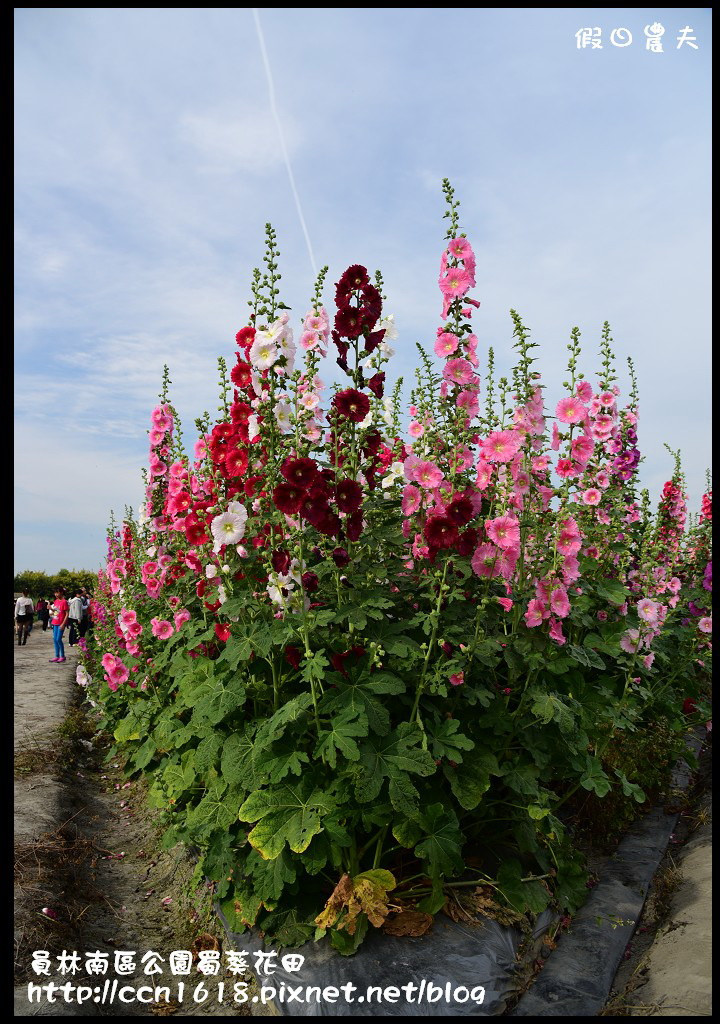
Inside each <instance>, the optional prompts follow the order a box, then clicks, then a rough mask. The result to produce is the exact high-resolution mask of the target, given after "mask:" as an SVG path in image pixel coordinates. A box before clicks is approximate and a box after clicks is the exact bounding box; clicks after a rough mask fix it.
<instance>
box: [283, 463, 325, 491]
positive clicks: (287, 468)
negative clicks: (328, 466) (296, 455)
mask: <svg viewBox="0 0 720 1024" xmlns="http://www.w3.org/2000/svg"><path fill="white" fill-rule="evenodd" d="M280 472H281V473H282V475H283V476H284V477H285V479H286V480H287V481H288V482H289V483H291V484H296V485H297V486H298V487H309V486H310V484H312V483H313V482H314V481H315V478H316V477H317V475H318V466H317V463H316V462H314V461H313V459H291V458H287V459H285V461H284V462H283V464H282V465H281V466H280Z"/></svg>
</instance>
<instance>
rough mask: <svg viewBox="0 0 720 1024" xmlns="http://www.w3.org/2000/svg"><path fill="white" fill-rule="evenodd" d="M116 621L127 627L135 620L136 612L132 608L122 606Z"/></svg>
mask: <svg viewBox="0 0 720 1024" xmlns="http://www.w3.org/2000/svg"><path fill="white" fill-rule="evenodd" d="M118 621H119V622H120V625H121V626H124V627H125V628H126V629H127V627H128V626H132V624H133V622H137V612H136V611H134V609H132V608H123V609H122V611H121V612H120V614H119V615H118Z"/></svg>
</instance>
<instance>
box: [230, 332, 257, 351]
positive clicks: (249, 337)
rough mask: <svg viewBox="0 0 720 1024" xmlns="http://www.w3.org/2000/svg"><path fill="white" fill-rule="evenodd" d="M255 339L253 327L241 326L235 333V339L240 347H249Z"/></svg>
mask: <svg viewBox="0 0 720 1024" xmlns="http://www.w3.org/2000/svg"><path fill="white" fill-rule="evenodd" d="M254 340H255V328H254V327H243V328H241V329H240V330H239V331H238V332H237V334H236V335H235V341H236V342H237V344H238V345H239V347H240V348H246V349H247V348H250V346H251V345H252V343H253V341H254Z"/></svg>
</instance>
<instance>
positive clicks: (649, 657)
mask: <svg viewBox="0 0 720 1024" xmlns="http://www.w3.org/2000/svg"><path fill="white" fill-rule="evenodd" d="M654 661H655V655H654V654H653V653H652V651H651V652H650V654H646V655H645V657H644V658H643V659H642V663H643V665H644V666H645V668H646V669H648V671H649V670H650V669H651V668H652V663H653V662H654Z"/></svg>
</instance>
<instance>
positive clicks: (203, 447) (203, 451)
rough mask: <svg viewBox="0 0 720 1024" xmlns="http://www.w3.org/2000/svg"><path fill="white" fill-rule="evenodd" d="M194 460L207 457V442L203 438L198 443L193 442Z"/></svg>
mask: <svg viewBox="0 0 720 1024" xmlns="http://www.w3.org/2000/svg"><path fill="white" fill-rule="evenodd" d="M193 451H194V453H195V458H196V459H204V458H205V456H206V455H207V442H206V440H205V438H204V437H201V438H200V440H199V441H196V442H195V446H194V448H193Z"/></svg>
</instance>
